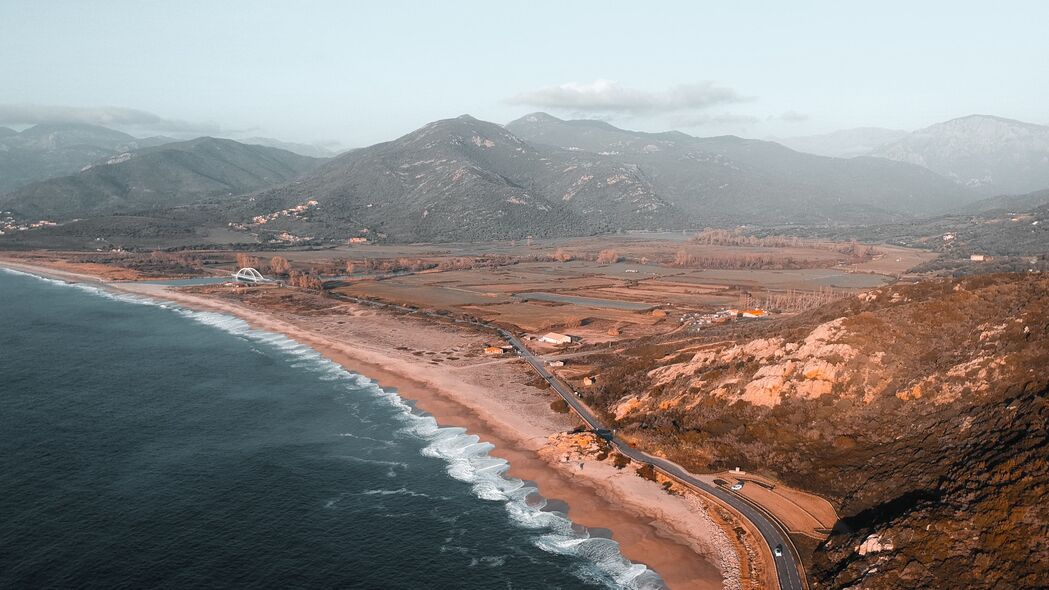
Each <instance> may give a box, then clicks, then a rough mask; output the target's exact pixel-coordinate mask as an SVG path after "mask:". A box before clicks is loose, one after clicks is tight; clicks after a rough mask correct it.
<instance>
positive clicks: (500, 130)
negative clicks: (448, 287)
mask: <svg viewBox="0 0 1049 590" xmlns="http://www.w3.org/2000/svg"><path fill="white" fill-rule="evenodd" d="M973 198H974V197H973V195H971V194H969V192H968V191H967V190H965V189H964V188H962V187H959V186H957V185H956V184H955V183H952V182H950V181H948V180H946V179H944V178H942V177H940V176H938V175H936V174H934V173H932V172H930V171H928V170H926V169H924V168H922V167H920V166H915V165H911V164H906V163H899V162H892V161H889V160H884V159H877V158H858V159H851V160H846V159H835V158H827V157H821V156H814V155H810V154H803V153H799V152H795V151H793V150H791V149H789V148H786V147H783V146H781V145H778V144H775V143H771V142H764V141H757V140H748V139H742V138H738V137H731V136H728V137H713V138H697V137H692V136H689V135H686V134H684V133H679V132H668V133H655V134H653V133H641V132H634V131H627V130H623V129H619V128H616V127H614V126H612V125H609V124H607V123H604V122H599V121H564V120H561V119H558V118H556V117H553V116H550V115H546V114H542V113H536V114H533V115H528V116H526V117H523V118H521V119H518V120H517V121H514V122H512V123H510V124H508V125H506V126H501V125H497V124H495V123H489V122H485V121H480V120H478V119H475V118H473V117H470V116H466V115H464V116H461V117H458V118H455V119H445V120H441V121H436V122H434V123H430V124H429V125H426V126H424V127H422V128H421V129H419V130H417V131H414V132H412V133H409V134H408V135H405V136H404V137H401V138H398V139H396V140H394V141H391V142H386V143H382V144H378V145H375V146H371V147H368V148H362V149H359V150H354V151H352V152H349V153H347V154H343V155H341V156H339V157H337V158H335V159H333V160H331V161H329V162H327V163H326V164H324V165H322V166H321V167H319V168H318V169H317V170H316V171H315V172H313V173H311V174H308V175H306V176H304V177H303V178H301V179H299V180H297V181H296V182H295V183H294V184H290V185H287V186H283V187H278V188H275V189H271V190H267V191H262V192H260V193H258V194H256V195H253V199H252V201H251V205H250V207H247V208H246V209H243V212H242V213H241V216H242V219H245V218H249V217H250V216H252V215H256V214H259V213H260V209H259V208H260V207H261V208H262V209H263V211H262V212H265V211H278V210H282V209H285V208H288V207H293V206H295V205H297V204H301V203H304V202H306V201H307V200H310V199H316V200H317V201H318V202H319V204H320V206H319V212H318V213H317V214H315V215H312V216H311V219H312V222H313V226H312V227H311V228H310V229H309V232H310V233H311V234H312V235H325V232H326V231H332V230H333V229H335V228H349V229H365V228H367V229H369V230H375V231H377V232H381V233H384V234H386V235H387V236H389V238H390V239H393V240H398V241H420V240H421V241H448V240H468V239H477V240H480V239H500V238H501V239H509V238H519V237H524V236H561V235H587V234H593V233H602V232H610V231H619V230H630V229H648V230H653V229H679V228H685V227H695V226H702V225H716V224H738V223H768V222H782V221H783V220H793V221H798V222H801V221H807V222H812V221H813V220H819V221H826V222H835V221H852V222H865V221H872V220H880V221H886V220H892V219H898V218H906V217H909V216H912V215H916V214H930V213H935V212H939V211H944V210H947V209H949V208H951V207H954V206H957V205H959V204H960V203H965V202H968V201H969V200H972V199H973ZM318 224H319V225H318ZM273 227H277V228H280V229H281V230H282V231H295V230H296V229H298V230H303V228H302V223H301V221H300V220H296V219H293V218H287V219H282V220H280V223H278V224H277V225H275V226H273Z"/></svg>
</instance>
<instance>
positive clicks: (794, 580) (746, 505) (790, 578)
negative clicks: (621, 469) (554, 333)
mask: <svg viewBox="0 0 1049 590" xmlns="http://www.w3.org/2000/svg"><path fill="white" fill-rule="evenodd" d="M336 298H337V299H342V300H348V301H353V302H355V303H360V304H366V305H372V306H376V307H385V308H388V309H398V310H401V311H406V312H408V313H413V314H419V315H425V316H429V317H433V318H435V319H440V320H443V321H448V320H449V319H450V318H448V317H447V316H442V315H441V314H436V313H433V312H428V311H423V310H419V309H414V308H410V307H406V306H403V305H396V304H391V303H381V302H377V301H370V300H367V299H360V298H358V297H351V296H345V295H343V296H337V297H336ZM451 321H453V322H455V323H468V324H473V325H476V326H479V327H483V328H487V329H490V330H496V331H498V332H499V334H500V335H501V336H502V337H503V338H505V339H506V340H507V342H509V343H510V344H511V345H512V346H513V347H514V349H516V350H517V351H518V353H520V355H521V358H523V359H525V360H526V361H528V363H529V364H530V365H532V368H534V369H535V370H536V372H537V373H539V374H540V375H541V376H542V377H543V378H544V379H546V382H547V383H549V384H550V386H551V387H553V388H554V391H556V392H557V393H558V394H559V395H560V396H561V398H562V399H564V400H565V402H566V403H568V405H570V406H571V407H572V408H573V409H574V410H575V411H576V413H577V414H578V415H579V417H580V418H582V419H583V421H584V422H586V423H587V425H588V426H590V428H591V429H593V430H607V429H606V428H605V427H604V425H602V424H601V421H600V420H598V419H597V416H595V415H594V414H593V413H592V412H591V411H590V408H588V407H586V405H585V404H583V403H582V402H581V401H579V398H577V397H576V396H575V395H574V394H573V392H572V390H571V389H569V388H568V386H567V385H565V384H564V383H563V382H562V381H561V380H560V379H558V378H557V377H555V376H554V375H553V374H551V373H550V372H549V371H547V370H546V367H545V366H544V364H543V361H542V360H541V359H540V358H538V357H536V356H535V355H534V354H532V351H531V350H529V349H528V347H527V346H525V345H524V343H523V342H521V341H520V340H519V339H518V338H517V336H514V335H513V334H511V333H510V332H507V331H506V330H504V329H502V328H500V327H498V326H495V325H492V324H488V323H485V322H480V321H476V320H461V319H453V320H451ZM610 442H611V443H612V444H613V445H615V447H616V449H618V450H619V452H620V453H623V454H624V455H626V456H627V457H629V458H631V459H633V460H634V461H637V462H639V463H648V464H649V465H652V466H653V467H655V468H656V469H659V470H660V471H662V472H664V473H665V474H667V475H669V476H671V477H673V478H674V479H676V480H678V481H680V482H681V483H683V484H685V485H687V486H690V487H692V488H695V489H697V490H700V491H702V492H705V493H707V494H710V495H711V496H714V497H716V498H718V499H719V500H721V501H722V502H724V503H725V504H728V505H729V506H731V507H733V508H735V509H736V510H737V511H738V512H739V513H740V514H742V515H743V517H744V518H746V519H747V520H749V521H750V522H751V523H752V524H753V525H754V526H755V527H756V528H757V529H758V531H759V532H760V533H761V535H762V536H763V537H764V538H765V542H766V543H768V545H769V551H770V552H771V551H772V549H773V548H775V547H776V546H777V545H780V546H782V547H783V555H782V556H780V557H774V559H775V560H776V578H777V579H778V580H779V587H780V588H781V590H805V588H806V586H805V584H804V583H802V581H801V575H800V574H799V573H798V572H799V571H800V568H799V565H798V564H800V563H801V558H800V557H799V556H798V554H797V550H796V549H795V547H794V544H793V543H791V542H790V541H789V540H788V539H787V535H786V532H784V531H783V530H782V529H780V527H779V526H777V524H776V523H775V522H774V521H773V520H772V519H771V518H769V517H768V516H766V515H765V513H764V512H763V511H762V510H761V509H759V508H757V507H756V506H755V505H753V504H751V503H750V502H749V501H747V500H746V499H744V498H743V497H742V496H739V495H737V494H735V493H733V492H731V491H730V490H726V489H724V488H721V487H718V486H714V485H710V484H708V483H706V482H704V481H701V480H699V479H697V478H696V477H695V476H693V475H692V474H691V473H689V472H687V471H685V470H684V469H683V468H682V467H680V466H679V465H675V464H674V463H671V462H670V461H667V460H666V459H661V458H659V457H653V456H651V455H649V454H647V453H643V452H641V451H639V450H637V449H635V448H634V447H631V446H630V445H629V444H627V443H626V442H625V441H623V440H622V439H620V438H619V437H616V436H612V437H611V440H610Z"/></svg>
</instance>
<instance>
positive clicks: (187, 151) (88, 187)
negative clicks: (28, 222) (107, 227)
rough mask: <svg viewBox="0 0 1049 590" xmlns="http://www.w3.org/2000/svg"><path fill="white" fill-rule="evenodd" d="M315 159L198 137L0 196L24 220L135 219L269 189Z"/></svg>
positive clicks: (119, 157)
mask: <svg viewBox="0 0 1049 590" xmlns="http://www.w3.org/2000/svg"><path fill="white" fill-rule="evenodd" d="M319 162H320V160H318V159H316V158H308V157H306V156H300V155H298V154H293V153H291V152H288V151H285V150H280V149H276V148H268V147H262V146H257V145H246V144H242V143H238V142H236V141H232V140H229V139H216V138H212V137H201V138H198V139H194V140H191V141H185V142H174V143H166V144H163V145H160V146H156V147H149V148H144V149H139V150H135V151H129V152H123V153H121V154H119V155H116V156H111V157H109V158H108V159H104V160H101V161H98V162H95V163H93V164H89V165H87V166H85V167H84V168H83V169H82V170H81V171H80V172H78V173H76V174H73V175H69V176H62V177H58V178H53V179H50V180H44V181H40V182H36V183H33V184H30V185H28V186H25V187H22V188H20V189H18V190H16V191H14V192H12V193H9V194H7V195H4V196H2V197H0V207H2V208H3V209H5V210H10V211H12V212H14V213H15V214H17V215H19V216H20V217H23V218H32V219H41V218H47V219H53V220H58V221H61V220H68V219H71V218H74V217H92V216H98V215H107V214H112V213H124V214H126V213H138V212H143V211H155V210H162V209H170V208H173V207H179V206H183V205H189V204H194V203H200V202H203V201H206V200H208V199H213V198H215V197H232V196H235V195H241V194H244V193H247V192H251V191H254V190H258V189H261V188H265V187H270V186H275V185H278V184H281V183H284V182H287V181H289V180H291V179H293V178H296V177H298V176H299V175H301V174H302V173H303V172H305V171H307V170H310V169H312V168H314V167H315V166H316V165H317V164H318V163H319Z"/></svg>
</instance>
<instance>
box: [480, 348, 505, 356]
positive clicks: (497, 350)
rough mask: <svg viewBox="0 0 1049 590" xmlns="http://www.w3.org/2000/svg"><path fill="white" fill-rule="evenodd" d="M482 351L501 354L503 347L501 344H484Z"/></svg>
mask: <svg viewBox="0 0 1049 590" xmlns="http://www.w3.org/2000/svg"><path fill="white" fill-rule="evenodd" d="M484 353H485V354H491V355H498V354H503V348H502V347H501V346H485V347H484Z"/></svg>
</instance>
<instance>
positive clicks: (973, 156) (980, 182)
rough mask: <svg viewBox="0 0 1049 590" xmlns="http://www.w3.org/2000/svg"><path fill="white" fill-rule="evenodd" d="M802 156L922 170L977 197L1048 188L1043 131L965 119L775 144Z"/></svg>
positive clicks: (1046, 131) (1048, 144)
mask: <svg viewBox="0 0 1049 590" xmlns="http://www.w3.org/2000/svg"><path fill="white" fill-rule="evenodd" d="M777 141H779V142H780V143H782V144H784V145H786V146H788V147H791V148H793V149H796V150H798V151H802V152H809V153H813V154H822V155H826V156H833V157H840V158H852V157H856V156H876V157H879V158H885V159H889V160H895V161H898V162H908V163H911V164H916V165H918V166H922V167H924V168H928V169H929V170H932V171H933V172H936V173H937V174H939V175H941V176H943V177H945V178H948V179H950V180H953V181H954V182H956V183H958V184H960V185H962V186H965V187H967V188H969V189H971V190H972V191H974V192H975V193H977V194H980V195H983V196H991V195H1003V194H1022V193H1028V192H1032V191H1037V190H1040V189H1044V188H1046V187H1049V127H1047V126H1044V125H1035V124H1032V123H1024V122H1023V121H1015V120H1013V119H1005V118H1002V117H993V116H989V115H969V116H967V117H960V118H957V119H951V120H950V121H944V122H942V123H936V124H935V125H930V126H929V127H926V128H924V129H919V130H917V131H914V132H913V133H907V132H903V131H895V130H891V129H879V128H873V127H864V128H858V129H846V130H842V131H835V132H833V133H828V134H825V135H813V136H808V137H792V138H785V139H779V140H777Z"/></svg>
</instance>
